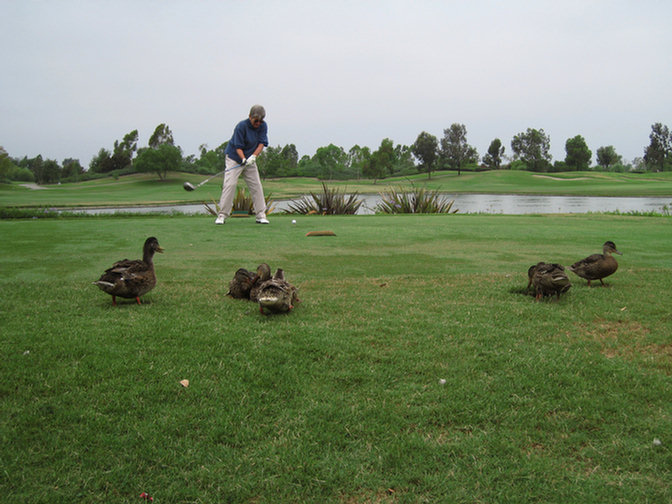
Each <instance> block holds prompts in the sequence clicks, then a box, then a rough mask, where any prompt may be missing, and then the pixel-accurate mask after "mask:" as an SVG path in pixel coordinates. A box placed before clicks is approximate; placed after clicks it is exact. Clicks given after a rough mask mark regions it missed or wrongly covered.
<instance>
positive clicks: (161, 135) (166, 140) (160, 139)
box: [149, 123, 175, 149]
mask: <svg viewBox="0 0 672 504" xmlns="http://www.w3.org/2000/svg"><path fill="white" fill-rule="evenodd" d="M163 144H168V145H175V142H174V140H173V132H172V131H170V128H169V127H168V126H167V125H165V124H163V123H161V124H159V125H158V126H157V127H156V129H155V130H154V133H152V136H151V137H149V146H150V147H151V148H152V149H156V148H158V147H159V145H163Z"/></svg>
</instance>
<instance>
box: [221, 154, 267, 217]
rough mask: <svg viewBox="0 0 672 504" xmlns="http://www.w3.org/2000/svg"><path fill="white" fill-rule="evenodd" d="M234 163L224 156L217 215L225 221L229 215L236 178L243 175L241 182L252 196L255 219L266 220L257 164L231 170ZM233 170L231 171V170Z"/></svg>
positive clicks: (262, 190) (264, 201)
mask: <svg viewBox="0 0 672 504" xmlns="http://www.w3.org/2000/svg"><path fill="white" fill-rule="evenodd" d="M237 164H238V163H236V162H235V161H234V160H233V159H231V158H230V157H229V156H226V170H227V171H226V172H224V182H223V183H222V196H221V197H220V198H219V215H223V216H224V218H225V219H228V218H229V215H231V207H233V198H235V197H236V187H237V185H238V177H240V174H241V173H242V174H243V180H245V183H246V184H247V188H248V189H249V190H250V195H251V196H252V203H253V205H254V212H255V213H256V215H257V219H265V218H266V200H265V199H264V188H263V187H262V186H261V179H260V178H259V170H258V169H257V163H256V162H255V163H252V164H251V165H247V166H240V167H238V168H233V167H234V166H236V165H237ZM231 168H233V169H231Z"/></svg>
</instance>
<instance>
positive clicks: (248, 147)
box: [215, 105, 268, 224]
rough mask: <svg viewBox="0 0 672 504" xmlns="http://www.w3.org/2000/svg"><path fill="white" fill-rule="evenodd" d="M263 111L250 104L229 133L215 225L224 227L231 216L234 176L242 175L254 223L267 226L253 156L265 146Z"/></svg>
mask: <svg viewBox="0 0 672 504" xmlns="http://www.w3.org/2000/svg"><path fill="white" fill-rule="evenodd" d="M265 117H266V111H265V110H264V107H262V106H261V105H254V106H253V107H252V108H251V109H250V116H249V117H248V118H247V119H243V120H242V121H240V122H239V123H238V124H236V127H235V128H234V130H233V135H232V136H231V140H229V144H228V145H227V146H226V151H225V153H226V160H225V166H226V171H225V172H224V183H223V184H222V196H221V197H220V199H219V214H218V215H217V219H215V224H224V222H226V219H227V218H228V217H229V215H231V208H232V207H233V198H234V197H235V195H236V185H237V184H238V177H239V176H240V174H241V173H242V174H243V179H245V183H246V184H247V188H248V189H249V190H250V195H251V196H252V203H253V204H254V213H255V214H256V216H257V224H268V219H267V218H266V199H265V198H264V189H263V187H261V179H260V178H259V170H258V168H257V156H258V155H259V154H260V153H261V151H262V150H263V149H264V147H266V146H268V136H267V132H268V126H267V125H266V123H265V122H264V118H265Z"/></svg>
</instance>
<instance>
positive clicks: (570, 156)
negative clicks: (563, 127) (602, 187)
mask: <svg viewBox="0 0 672 504" xmlns="http://www.w3.org/2000/svg"><path fill="white" fill-rule="evenodd" d="M565 152H566V153H567V154H566V156H565V164H566V165H567V169H568V170H575V171H582V170H588V169H589V168H590V160H591V158H592V157H593V153H592V152H591V151H590V149H589V148H588V145H587V144H586V140H585V139H584V138H583V137H582V136H581V135H576V136H575V137H574V138H570V139H568V140H567V142H565Z"/></svg>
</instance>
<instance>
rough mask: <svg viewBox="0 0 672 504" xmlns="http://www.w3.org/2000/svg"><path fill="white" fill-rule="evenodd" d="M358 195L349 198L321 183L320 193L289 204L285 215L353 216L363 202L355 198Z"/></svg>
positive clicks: (354, 194)
mask: <svg viewBox="0 0 672 504" xmlns="http://www.w3.org/2000/svg"><path fill="white" fill-rule="evenodd" d="M357 196H358V194H357V193H353V194H350V195H349V196H348V195H346V194H345V192H340V191H339V190H338V189H329V188H327V186H326V184H325V183H324V182H322V193H320V194H316V193H314V192H311V193H310V197H308V196H303V197H302V198H301V199H300V200H299V201H297V202H296V203H291V204H290V205H289V209H288V210H287V211H286V213H290V214H303V215H307V214H321V215H354V214H356V213H357V211H358V210H359V207H360V206H362V203H363V201H362V200H361V199H358V198H357Z"/></svg>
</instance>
